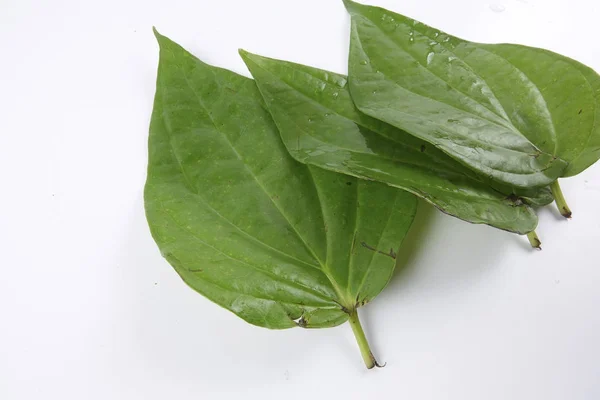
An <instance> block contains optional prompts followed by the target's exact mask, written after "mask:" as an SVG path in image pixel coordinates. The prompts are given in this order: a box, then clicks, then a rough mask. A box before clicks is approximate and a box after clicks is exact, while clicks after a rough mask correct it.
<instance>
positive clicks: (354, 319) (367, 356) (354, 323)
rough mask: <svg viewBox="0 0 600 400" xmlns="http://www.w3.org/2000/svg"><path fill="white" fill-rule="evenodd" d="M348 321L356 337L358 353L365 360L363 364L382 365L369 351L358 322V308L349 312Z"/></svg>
mask: <svg viewBox="0 0 600 400" xmlns="http://www.w3.org/2000/svg"><path fill="white" fill-rule="evenodd" d="M349 321H350V326H351V327H352V332H354V336H355V337H356V341H357V342H358V347H359V348H360V354H361V355H362V358H363V360H364V361H365V365H366V366H367V368H368V369H371V368H373V367H382V365H379V363H378V362H377V360H376V359H375V357H374V356H373V353H372V352H371V348H370V347H369V342H368V341H367V337H366V336H365V332H364V331H363V328H362V325H361V324H360V320H359V319H358V310H357V309H356V308H355V309H353V310H352V311H351V312H350V318H349Z"/></svg>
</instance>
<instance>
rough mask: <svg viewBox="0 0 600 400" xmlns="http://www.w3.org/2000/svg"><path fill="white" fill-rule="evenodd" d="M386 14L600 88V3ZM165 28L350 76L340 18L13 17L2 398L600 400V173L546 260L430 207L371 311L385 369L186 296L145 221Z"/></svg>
mask: <svg viewBox="0 0 600 400" xmlns="http://www.w3.org/2000/svg"><path fill="white" fill-rule="evenodd" d="M371 3H374V1H372V2H371ZM377 4H379V5H382V6H385V7H387V8H391V9H394V10H396V11H399V12H402V13H405V14H407V15H410V16H413V17H415V18H418V19H420V20H422V21H423V22H426V23H429V24H431V25H434V26H436V27H439V28H441V29H444V30H446V31H448V32H451V33H453V34H456V35H459V36H463V37H466V38H470V39H474V40H479V41H506V42H520V43H524V44H530V45H537V46H541V47H546V48H549V49H551V50H555V51H558V52H561V53H564V54H566V55H569V56H571V57H574V58H576V59H578V60H580V61H582V62H584V63H586V64H588V65H590V66H592V67H594V68H595V69H596V70H600V51H598V43H597V38H598V32H597V21H596V18H597V16H598V12H599V11H600V7H599V6H598V5H597V4H598V3H597V2H595V1H592V0H590V1H584V0H570V1H549V0H527V1H525V0H520V1H504V2H499V3H493V4H492V3H488V2H485V1H474V0H471V1H468V0H454V1H446V0H443V1H442V0H439V1H433V0H430V1H422V0H421V1H394V0H377ZM152 25H156V26H157V27H158V28H159V29H160V30H161V32H162V33H164V34H166V35H168V36H170V37H171V38H172V39H174V40H176V41H178V42H179V43H181V44H182V45H183V46H185V47H187V48H188V49H189V50H191V51H192V52H194V53H195V54H196V55H197V56H199V57H200V58H202V59H204V60H205V61H207V62H210V63H214V64H217V65H220V66H224V67H227V68H231V69H233V70H235V71H238V72H242V73H246V70H245V68H244V66H243V63H242V61H241V60H240V59H239V57H238V55H237V48H238V47H243V48H246V49H247V50H249V51H253V52H256V53H259V54H264V55H268V56H274V57H278V58H284V59H291V60H295V61H300V62H303V63H307V64H312V65H315V66H319V67H323V68H328V69H332V70H336V71H340V72H345V71H346V68H345V61H346V52H347V45H348V39H347V35H348V28H349V19H348V17H347V15H346V12H345V10H344V8H343V6H342V4H341V0H310V1H309V0H294V1H289V0H285V1H284V0H253V1H241V0H240V1H235V0H220V1H214V0H211V1H207V0H195V1H193V0H189V1H183V0H179V1H168V2H167V1H160V2H159V1H147V0H145V1H142V0H138V1H120V0H104V1H96V2H90V1H77V0H54V1H46V2H44V1H35V0H2V1H0V49H2V53H1V54H2V56H1V62H0V110H1V111H0V135H1V136H0V137H1V139H2V140H1V141H0V179H1V180H0V181H1V182H2V187H3V190H2V196H0V243H1V248H2V269H1V271H2V277H1V278H0V317H1V320H0V321H1V322H0V399H2V400H13V399H35V400H39V399H44V400H45V399H68V400H70V399H78V400H79V399H111V400H113V399H116V400H120V399H123V400H131V399H178V400H185V399H204V398H210V399H213V398H215V399H218V398H231V399H240V398H245V399H253V398H256V399H259V398H260V399H264V398H286V399H324V398H328V399H337V398H345V399H354V398H367V397H368V398H399V399H410V400H418V399H460V400H469V399H477V400H481V399H486V400H489V399H527V400H530V399H544V400H552V399H598V398H600V366H599V362H600V361H599V360H600V343H599V341H598V338H599V337H600V312H598V306H599V305H600V290H599V289H598V287H599V285H600V262H599V261H598V259H599V250H600V249H599V247H598V246H599V239H600V210H599V207H598V205H599V204H600V165H597V166H595V167H592V168H590V169H589V170H588V171H586V172H585V173H583V174H581V175H580V176H578V177H576V178H573V179H568V180H565V181H563V188H564V191H565V193H566V195H567V197H568V200H569V202H570V205H571V207H572V208H573V210H574V218H573V220H572V221H568V222H567V221H564V220H562V219H561V218H560V217H558V216H557V215H558V214H557V212H556V211H555V210H554V209H553V208H552V207H550V208H548V209H545V210H543V211H541V213H540V214H541V215H540V216H541V222H540V227H539V230H538V233H539V234H540V235H541V237H542V239H543V241H544V250H543V251H542V252H535V251H531V250H529V249H528V247H527V244H526V240H525V239H524V238H521V237H518V236H515V235H510V234H508V233H504V232H500V231H498V230H494V229H492V228H488V227H483V226H473V225H469V224H466V223H462V222H460V221H458V220H456V219H453V218H450V217H447V216H443V215H442V214H441V213H439V212H436V211H433V210H432V209H431V208H430V207H427V206H425V207H422V208H421V210H420V213H419V216H418V222H417V225H418V227H417V229H415V230H413V231H412V233H411V237H410V239H409V246H405V247H404V248H403V252H404V256H403V257H405V258H406V259H407V260H406V261H407V267H406V268H405V269H404V270H402V271H399V272H398V274H397V275H396V276H395V277H394V279H393V281H392V283H391V284H390V286H389V287H388V289H387V290H386V291H385V292H384V293H383V294H382V295H380V296H379V297H378V298H377V300H375V301H374V302H373V303H372V304H370V305H369V306H368V307H366V308H365V309H363V310H362V314H361V316H362V318H363V322H364V324H365V325H366V327H365V328H366V330H367V334H368V336H369V338H370V341H371V344H372V346H373V348H374V351H375V353H376V354H377V356H378V358H379V359H380V360H381V361H382V362H387V363H388V365H387V367H385V368H383V369H380V370H374V371H367V370H365V369H364V367H363V364H362V361H361V359H360V355H359V352H358V349H357V346H356V344H355V342H354V339H353V336H352V333H351V330H350V328H349V327H348V326H347V325H342V326H340V327H338V328H334V329H326V330H318V331H316V330H313V331H307V330H302V329H292V330H287V331H268V330H266V329H260V328H256V327H253V326H250V325H248V324H246V323H245V322H243V321H242V320H240V319H238V318H237V317H235V316H234V315H233V314H230V313H229V312H227V311H225V310H222V309H220V308H219V307H218V306H216V305H214V304H212V303H211V302H209V301H208V300H205V299H204V298H203V297H202V296H200V295H198V294H196V293H194V292H193V291H192V290H190V289H188V288H187V286H185V285H184V284H183V282H182V281H181V280H180V279H179V278H178V276H177V274H176V273H175V272H174V271H173V270H172V268H171V267H170V266H169V265H168V264H167V263H166V262H165V261H164V260H163V259H162V258H161V257H160V254H159V252H158V250H157V248H156V246H155V245H154V243H153V241H152V239H151V237H150V234H149V232H148V229H147V227H146V223H145V219H144V214H143V205H142V187H143V183H144V179H145V163H146V140H147V131H148V122H149V118H150V112H151V106H152V98H153V93H154V80H155V71H156V65H157V55H158V49H157V45H156V43H155V40H154V37H153V36H152V32H151V26H152ZM417 246H418V247H417ZM410 247H415V248H414V249H412V250H411V249H410Z"/></svg>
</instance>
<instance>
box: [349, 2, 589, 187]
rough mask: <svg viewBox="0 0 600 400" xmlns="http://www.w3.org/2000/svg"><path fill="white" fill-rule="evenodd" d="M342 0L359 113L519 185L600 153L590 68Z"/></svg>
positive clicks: (545, 179)
mask: <svg viewBox="0 0 600 400" xmlns="http://www.w3.org/2000/svg"><path fill="white" fill-rule="evenodd" d="M345 3H346V7H347V9H348V11H349V12H350V14H351V16H352V28H351V45H350V58H349V80H350V92H351V94H352V97H353V100H354V102H355V103H356V105H357V107H358V108H359V109H360V110H361V111H362V112H364V113H366V114H368V115H370V116H372V117H375V118H377V119H380V120H382V121H385V122H387V123H390V124H392V125H394V126H396V127H398V128H401V129H404V130H406V131H407V132H409V133H410V134H412V135H414V136H416V137H418V138H421V139H423V140H425V141H427V142H430V143H432V144H433V145H435V146H436V147H437V148H439V149H441V150H442V151H444V152H445V153H447V154H449V155H450V156H452V157H453V158H455V159H456V160H458V161H459V162H461V163H463V164H465V165H467V166H468V167H469V168H472V169H474V170H476V171H478V172H479V173H481V174H484V175H487V176H490V177H492V178H493V179H495V180H497V181H499V182H502V183H505V184H508V185H513V186H518V187H537V186H547V185H548V184H550V183H551V182H553V181H555V180H556V179H557V178H559V177H563V176H570V175H575V174H577V173H579V172H581V171H582V170H584V169H585V168H587V167H588V166H589V165H591V164H592V163H594V162H595V161H596V160H598V158H599V157H600V118H598V113H599V112H600V104H598V99H599V98H600V78H599V76H598V75H597V74H596V73H595V72H594V71H593V70H591V69H590V68H588V67H586V66H584V65H582V64H580V63H578V62H576V61H574V60H571V59H568V58H566V57H563V56H561V55H558V54H555V53H552V52H550V51H546V50H541V49H536V48H531V47H526V46H519V45H512V44H481V43H474V42H469V41H466V40H462V39H459V38H457V37H454V36H451V35H448V34H446V33H444V32H441V31H439V30H436V29H434V28H431V27H429V26H427V25H424V24H422V23H420V22H418V21H415V20H413V19H410V18H407V17H405V16H402V15H400V14H396V13H393V12H390V11H388V10H385V9H382V8H378V7H370V6H364V5H360V4H357V3H354V2H351V1H349V0H346V1H345Z"/></svg>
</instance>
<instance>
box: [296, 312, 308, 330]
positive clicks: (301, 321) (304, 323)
mask: <svg viewBox="0 0 600 400" xmlns="http://www.w3.org/2000/svg"><path fill="white" fill-rule="evenodd" d="M296 324H298V326H299V327H300V328H306V326H307V325H308V321H307V320H306V319H304V315H303V316H302V317H300V319H299V320H298V322H296Z"/></svg>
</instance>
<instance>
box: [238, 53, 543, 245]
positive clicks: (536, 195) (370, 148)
mask: <svg viewBox="0 0 600 400" xmlns="http://www.w3.org/2000/svg"><path fill="white" fill-rule="evenodd" d="M240 54H241V55H242V58H243V59H244V61H245V62H246V65H247V66H248V68H249V70H250V72H251V73H252V75H253V76H254V79H255V80H256V82H257V84H258V87H259V89H260V91H261V93H262V95H263V98H264V99H265V102H266V103H267V106H268V108H269V110H270V112H271V115H272V116H273V119H274V120H275V122H276V124H277V126H278V128H279V131H280V133H281V137H282V139H283V142H284V143H285V145H286V147H287V149H288V151H289V152H290V154H291V155H292V156H293V157H294V158H295V159H296V160H298V161H300V162H303V163H307V164H311V165H317V166H319V167H322V168H325V169H329V170H332V171H336V172H341V173H344V174H349V175H352V176H356V177H359V178H363V179H369V180H375V181H380V182H384V183H387V184H389V185H391V186H395V187H398V188H401V189H404V190H407V191H409V192H411V193H413V194H415V195H417V196H419V197H421V198H423V199H425V200H426V201H428V202H429V203H431V204H433V205H434V206H436V207H438V208H439V209H440V210H442V211H443V212H445V213H448V214H451V215H454V216H456V217H458V218H461V219H464V220H466V221H469V222H473V223H485V224H489V225H492V226H495V227H497V228H500V229H505V230H509V231H512V232H517V233H520V234H524V233H528V232H530V231H533V230H534V229H535V227H536V224H537V217H536V215H535V213H534V212H533V211H532V210H531V209H530V208H529V207H528V206H527V205H526V204H524V200H523V199H522V198H523V197H525V198H527V199H528V200H525V201H528V202H530V203H534V204H536V205H545V204H548V203H550V202H551V201H552V196H551V195H550V194H549V191H548V190H547V189H544V190H535V191H529V192H527V191H521V192H519V191H517V192H518V195H515V194H514V192H513V191H512V189H511V188H509V187H506V186H502V185H495V188H493V187H491V186H490V184H491V182H489V180H487V179H484V178H481V177H479V176H477V175H476V174H474V173H473V171H471V170H470V169H468V168H466V167H465V166H463V165H461V164H460V163H458V162H456V161H454V160H453V159H452V158H450V157H448V156H447V155H446V154H444V153H443V152H441V151H439V150H438V149H436V148H435V147H434V146H432V145H430V144H429V143H427V142H424V141H422V140H419V139H416V138H414V137H412V136H411V135H409V134H407V133H405V132H403V131H401V130H399V129H396V128H394V127H392V126H390V125H387V124H384V123H382V122H381V121H378V120H376V119H373V118H371V117H368V116H366V115H364V114H362V113H360V112H358V110H356V108H355V106H354V104H353V103H352V99H351V97H350V92H349V90H348V87H347V80H346V77H345V76H343V75H339V74H336V73H333V72H329V71H324V70H320V69H317V68H312V67H309V66H305V65H300V64H295V63H291V62H285V61H280V60H274V59H270V58H266V57H261V56H258V55H255V54H250V53H248V52H245V51H240Z"/></svg>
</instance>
